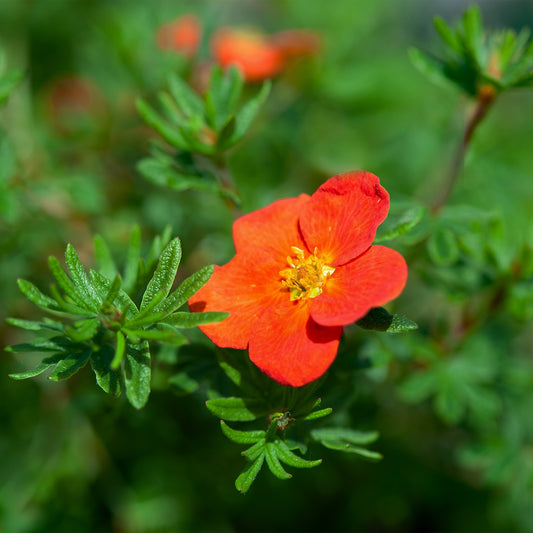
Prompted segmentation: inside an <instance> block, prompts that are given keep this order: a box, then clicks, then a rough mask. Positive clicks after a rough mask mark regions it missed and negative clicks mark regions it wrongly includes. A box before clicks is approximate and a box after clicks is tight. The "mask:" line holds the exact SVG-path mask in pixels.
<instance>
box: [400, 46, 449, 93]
mask: <svg viewBox="0 0 533 533" xmlns="http://www.w3.org/2000/svg"><path fill="white" fill-rule="evenodd" d="M408 53H409V58H410V59H411V62H412V63H413V65H414V66H415V68H417V69H418V71H419V72H421V73H422V74H424V76H426V77H427V78H428V79H429V80H430V81H431V82H433V83H435V85H440V86H446V85H447V84H448V81H447V77H446V73H445V72H446V64H445V63H444V61H442V60H440V59H437V58H436V57H433V56H431V55H429V54H426V53H425V52H422V51H421V50H418V49H417V48H409V50H408Z"/></svg>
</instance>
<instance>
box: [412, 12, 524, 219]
mask: <svg viewBox="0 0 533 533" xmlns="http://www.w3.org/2000/svg"><path fill="white" fill-rule="evenodd" d="M434 24H435V29H436V30H437V32H438V33H439V35H440V37H441V39H442V41H443V43H444V45H445V49H444V53H443V56H442V57H436V56H434V55H432V54H428V53H426V52H422V51H421V50H418V49H415V48H413V49H411V50H410V57H411V60H412V61H413V63H414V65H415V66H416V67H417V68H418V69H419V70H420V71H421V72H423V73H424V74H425V75H426V76H427V77H428V78H429V79H431V80H433V81H435V82H437V83H441V82H442V81H445V82H451V83H453V84H455V85H456V86H458V87H459V88H460V89H461V90H462V91H463V92H464V93H466V94H467V95H468V96H469V97H470V98H473V99H474V100H475V107H474V109H473V111H472V113H471V115H470V118H469V120H468V122H467V124H466V127H465V131H464V135H463V138H462V140H461V143H460V145H459V147H458V149H457V151H456V154H455V157H454V160H453V162H452V166H451V169H450V172H449V175H448V177H447V179H446V181H445V183H444V186H443V188H442V189H441V190H440V191H439V193H438V195H437V197H436V198H435V200H434V202H433V205H432V211H433V212H435V213H437V212H439V211H440V209H441V208H442V207H443V206H444V205H445V203H446V201H447V199H448V197H449V196H450V194H451V191H452V189H453V186H454V184H455V182H456V180H457V178H458V176H459V173H460V170H461V168H462V164H463V161H464V156H465V154H466V150H467V148H468V146H469V144H470V142H471V140H472V138H473V136H474V133H475V131H476V130H477V128H478V126H479V124H480V123H481V122H482V121H483V119H484V118H485V116H486V115H487V113H488V111H489V110H490V109H491V108H492V106H493V104H494V102H495V101H496V99H497V97H498V96H499V95H501V94H502V93H503V92H505V91H508V90H510V89H514V88H520V87H531V86H532V85H533V40H531V38H530V31H529V30H528V29H526V28H524V29H522V30H521V31H520V32H519V33H516V32H514V31H513V30H510V29H505V30H502V31H491V32H488V31H487V30H486V29H485V28H484V27H483V22H482V18H481V13H480V10H479V7H478V6H475V5H474V6H471V7H469V8H468V9H467V10H466V11H465V12H464V14H463V17H462V20H461V23H460V24H459V25H458V27H457V28H456V29H452V28H450V27H449V26H448V25H447V24H446V22H444V20H442V19H441V18H440V17H436V18H435V20H434Z"/></svg>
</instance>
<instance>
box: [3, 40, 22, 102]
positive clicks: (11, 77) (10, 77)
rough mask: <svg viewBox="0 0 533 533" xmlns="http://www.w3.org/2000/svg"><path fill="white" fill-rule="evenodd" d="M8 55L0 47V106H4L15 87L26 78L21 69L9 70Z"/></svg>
mask: <svg viewBox="0 0 533 533" xmlns="http://www.w3.org/2000/svg"><path fill="white" fill-rule="evenodd" d="M6 63H7V61H6V56H5V53H4V51H3V50H2V49H1V48H0V106H2V105H3V104H4V103H5V102H6V100H7V99H8V98H9V95H10V94H11V93H12V92H13V90H14V89H15V87H16V86H17V85H18V84H19V83H20V82H21V81H22V79H23V78H24V72H23V71H22V70H21V69H16V70H7V68H6Z"/></svg>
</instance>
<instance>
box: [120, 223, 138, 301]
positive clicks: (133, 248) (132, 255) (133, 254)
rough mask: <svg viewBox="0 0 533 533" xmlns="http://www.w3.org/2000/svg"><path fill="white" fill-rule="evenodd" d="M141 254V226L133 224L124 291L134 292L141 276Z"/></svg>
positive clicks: (123, 283) (125, 270)
mask: <svg viewBox="0 0 533 533" xmlns="http://www.w3.org/2000/svg"><path fill="white" fill-rule="evenodd" d="M140 255H141V228H140V227H139V226H137V225H135V226H133V228H132V230H131V235H130V242H129V246H128V252H127V255H126V264H125V266H124V279H123V282H122V285H123V287H124V291H126V292H127V293H132V292H133V290H134V289H135V285H136V283H137V278H138V276H139V257H140Z"/></svg>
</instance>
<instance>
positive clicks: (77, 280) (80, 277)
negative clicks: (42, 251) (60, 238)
mask: <svg viewBox="0 0 533 533" xmlns="http://www.w3.org/2000/svg"><path fill="white" fill-rule="evenodd" d="M65 262H66V264H67V267H68V270H69V272H70V276H71V278H72V281H73V282H74V285H75V286H76V288H77V289H78V291H80V292H81V293H82V294H83V296H84V297H85V300H86V304H87V306H88V307H89V308H90V309H91V310H92V311H94V312H98V309H99V308H100V305H101V304H102V301H101V299H100V297H99V296H98V293H97V292H96V289H95V288H94V287H93V285H92V283H91V282H90V281H89V279H88V278H87V274H86V273H85V269H84V268H83V265H82V264H81V261H80V258H79V257H78V254H77V253H76V250H75V249H74V246H72V244H70V243H69V244H68V245H67V249H66V251H65Z"/></svg>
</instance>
